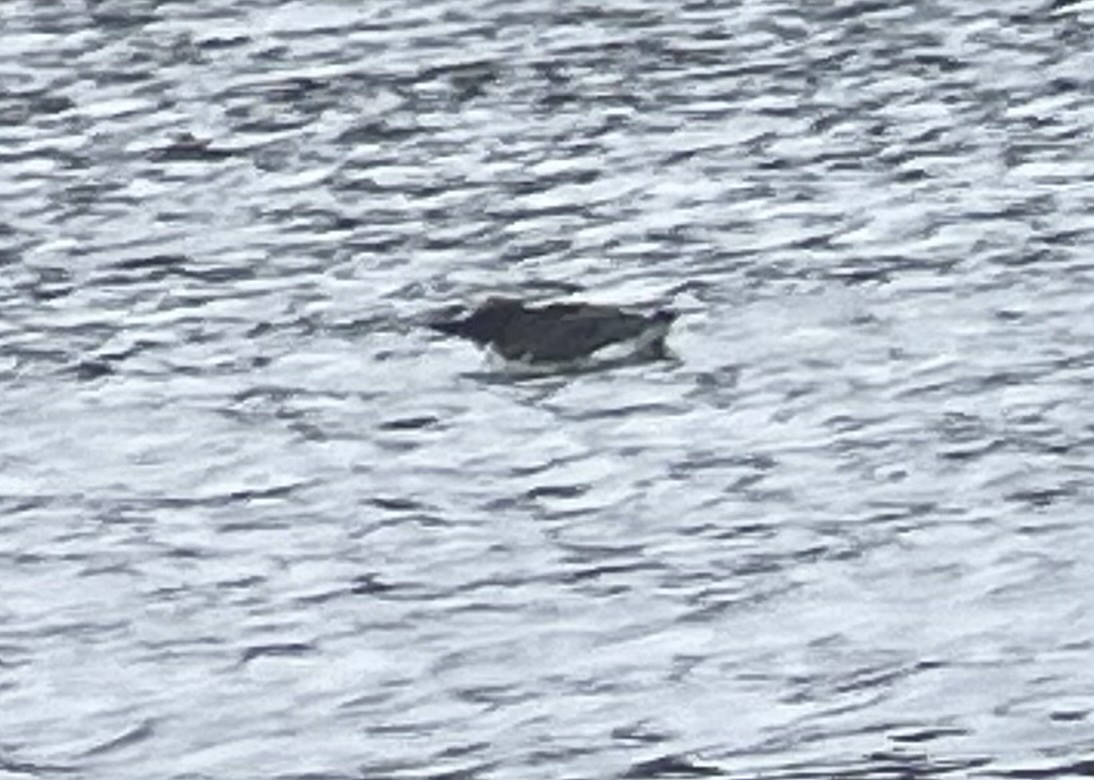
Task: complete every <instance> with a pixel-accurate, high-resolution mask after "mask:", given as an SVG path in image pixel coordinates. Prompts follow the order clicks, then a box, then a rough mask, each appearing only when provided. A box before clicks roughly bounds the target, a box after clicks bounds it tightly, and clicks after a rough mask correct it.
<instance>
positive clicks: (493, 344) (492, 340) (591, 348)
mask: <svg viewBox="0 0 1094 780" xmlns="http://www.w3.org/2000/svg"><path fill="white" fill-rule="evenodd" d="M676 317H677V314H676V312H673V311H670V310H668V309H659V310H657V311H655V312H653V313H652V314H642V313H638V312H634V311H628V310H627V309H624V308H621V307H618V306H606V305H601V304H592V303H576V302H574V303H550V304H547V305H543V306H536V305H532V304H529V303H525V302H524V301H521V300H519V299H516V298H504V297H492V298H488V299H487V300H486V301H485V302H484V303H483V304H481V305H480V306H479V307H478V308H477V309H475V310H474V311H473V312H471V313H470V314H469V315H467V316H466V317H464V318H462V319H456V320H446V321H438V322H432V323H430V327H432V328H433V329H434V330H437V331H440V332H441V333H445V334H448V335H452V336H460V337H463V338H466V339H470V340H471V341H473V342H475V343H476V344H478V345H479V346H481V347H489V348H491V349H492V350H493V351H494V352H496V353H497V354H499V355H500V356H501V357H503V358H505V359H506V360H509V361H520V362H524V363H529V364H545V363H570V362H574V361H581V360H585V359H595V358H596V357H597V353H600V352H601V351H602V350H603V351H605V352H607V351H608V350H607V349H605V348H608V347H617V346H618V347H619V348H620V350H621V351H624V352H629V354H630V356H632V357H636V358H645V359H657V358H663V357H666V354H667V353H666V347H665V337H666V336H667V335H668V332H669V328H670V327H671V325H672V323H673V321H674V320H675V319H676Z"/></svg>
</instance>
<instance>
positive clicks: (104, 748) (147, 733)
mask: <svg viewBox="0 0 1094 780" xmlns="http://www.w3.org/2000/svg"><path fill="white" fill-rule="evenodd" d="M155 734H156V728H155V723H154V722H153V721H151V720H146V721H144V722H143V723H141V724H140V725H138V726H134V727H133V728H132V729H130V730H129V731H126V732H125V733H124V734H120V735H118V736H117V737H114V738H113V739H109V740H107V741H106V742H103V743H102V744H99V745H95V746H94V747H92V748H90V749H88V750H87V751H85V752H84V753H83V754H82V755H83V756H84V757H88V756H99V755H103V754H105V753H113V752H114V751H117V750H124V749H125V748H127V747H131V746H133V745H138V744H140V743H141V742H145V741H147V740H149V739H151V738H152V737H154V736H155Z"/></svg>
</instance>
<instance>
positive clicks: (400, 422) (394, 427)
mask: <svg viewBox="0 0 1094 780" xmlns="http://www.w3.org/2000/svg"><path fill="white" fill-rule="evenodd" d="M440 423H441V420H440V418H438V417H434V416H433V415H421V416H417V417H400V418H398V419H394V420H387V421H386V422H382V423H380V424H379V425H378V426H377V427H378V428H379V429H380V430H382V431H419V430H423V429H427V428H437V427H439V426H440Z"/></svg>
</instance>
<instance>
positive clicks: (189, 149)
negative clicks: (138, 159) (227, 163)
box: [147, 132, 237, 163]
mask: <svg viewBox="0 0 1094 780" xmlns="http://www.w3.org/2000/svg"><path fill="white" fill-rule="evenodd" d="M236 154H237V152H236V151H234V150H231V149H225V148H222V147H217V146H213V142H212V141H211V140H209V139H201V138H198V137H196V136H195V135H193V134H192V133H188V132H183V133H178V134H177V135H176V136H175V137H174V138H173V139H172V140H171V142H170V143H169V144H167V145H166V146H162V147H160V148H158V149H152V150H150V151H149V152H147V156H148V159H149V160H151V161H152V162H165V163H175V162H191V163H212V162H218V161H221V160H226V159H228V158H230V157H233V156H235V155H236Z"/></svg>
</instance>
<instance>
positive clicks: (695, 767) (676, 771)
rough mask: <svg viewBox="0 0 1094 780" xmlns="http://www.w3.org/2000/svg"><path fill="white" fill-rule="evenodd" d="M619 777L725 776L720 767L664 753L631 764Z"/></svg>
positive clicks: (637, 779) (630, 779) (655, 779)
mask: <svg viewBox="0 0 1094 780" xmlns="http://www.w3.org/2000/svg"><path fill="white" fill-rule="evenodd" d="M620 777H622V778H625V779H626V780H659V779H660V778H687V777H726V774H725V770H724V769H723V768H722V767H718V766H715V765H714V764H711V763H709V762H702V761H700V760H699V759H695V758H691V757H688V756H682V755H665V756H660V757H658V758H653V759H649V760H646V761H642V762H641V763H638V764H635V765H633V766H632V767H631V768H630V769H628V770H627V771H626V772H624V773H623V774H622V775H620Z"/></svg>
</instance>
